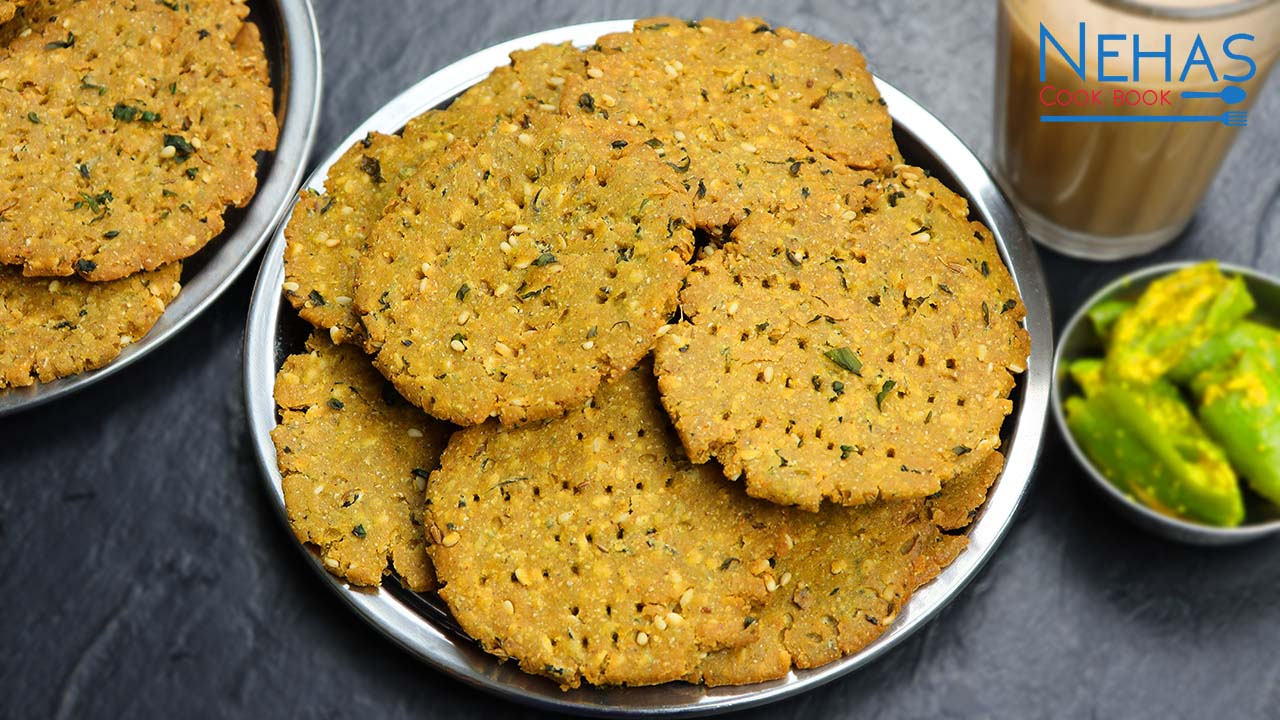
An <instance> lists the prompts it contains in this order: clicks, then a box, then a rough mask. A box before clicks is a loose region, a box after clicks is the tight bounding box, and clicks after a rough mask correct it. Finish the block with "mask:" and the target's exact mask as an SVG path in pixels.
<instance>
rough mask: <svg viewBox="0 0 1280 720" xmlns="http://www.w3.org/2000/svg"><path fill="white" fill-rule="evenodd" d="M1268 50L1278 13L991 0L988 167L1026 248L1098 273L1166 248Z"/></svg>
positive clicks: (1261, 3) (1206, 3) (1231, 7)
mask: <svg viewBox="0 0 1280 720" xmlns="http://www.w3.org/2000/svg"><path fill="white" fill-rule="evenodd" d="M1082 23H1083V30H1082V29H1081V24H1082ZM1046 33H1047V35H1048V37H1044V36H1045V34H1046ZM1244 35H1249V36H1252V38H1253V39H1252V40H1249V39H1247V38H1245V37H1242V36H1244ZM1135 37H1136V38H1137V40H1136V41H1135ZM1166 38H1167V39H1166ZM1082 40H1083V52H1082V50H1081V47H1082V46H1081V41H1082ZM1042 43H1043V44H1044V46H1045V51H1044V58H1043V65H1042V58H1041V45H1042ZM1055 43H1056V45H1055ZM1135 43H1136V44H1135ZM1278 50H1280V0H1219V1H1218V2H1214V1H1213V0H1145V1H1136V0H1000V9H999V24H998V29H997V38H996V53H997V55H996V73H997V76H996V108H995V110H996V112H995V128H996V130H995V132H996V138H995V140H996V142H995V152H996V162H997V165H998V170H999V172H998V175H999V176H1000V181H1001V183H1002V184H1003V186H1004V188H1005V191H1006V192H1007V193H1008V194H1009V196H1010V198H1011V199H1012V200H1013V202H1014V205H1015V206H1016V207H1017V208H1018V210H1019V212H1020V213H1021V214H1022V218H1023V220H1024V221H1025V223H1026V225H1027V230H1028V231H1029V232H1030V234H1031V235H1032V237H1034V238H1035V239H1037V240H1038V241H1040V242H1041V243H1043V244H1045V245H1047V246H1049V247H1052V248H1054V249H1056V250H1058V251H1060V252H1064V253H1067V254H1069V255H1075V256H1077V257H1086V258H1090V259H1095V260H1110V259H1119V258H1124V257H1131V256H1134V255H1140V254H1143V253H1147V252H1150V251H1152V250H1155V249H1156V248H1157V247H1160V246H1161V245H1163V244H1165V243H1167V242H1169V241H1170V240H1172V239H1173V238H1174V237H1175V236H1177V235H1178V233H1180V232H1181V231H1182V230H1183V228H1185V227H1186V225H1187V223H1188V222H1189V221H1190V220H1191V216H1192V215H1193V214H1194V212H1195V209H1196V207H1197V206H1198V205H1199V204H1200V200H1201V198H1203V196H1204V193H1205V191H1206V189H1207V188H1208V187H1209V184H1210V181H1211V180H1212V179H1213V176H1214V174H1215V173H1216V172H1217V170H1218V166H1219V165H1220V164H1221V163H1222V159H1223V157H1224V156H1225V155H1226V153H1227V150H1228V149H1230V147H1231V143H1232V141H1233V140H1234V139H1235V136H1236V134H1237V133H1238V132H1239V130H1240V127H1241V126H1242V125H1245V124H1247V123H1256V122H1259V121H1260V119H1259V118H1249V117H1248V112H1249V108H1250V107H1251V106H1252V104H1253V101H1254V99H1255V98H1256V95H1257V93H1258V92H1259V91H1260V90H1261V89H1262V86H1263V83H1264V80H1265V78H1266V75H1267V72H1268V71H1269V70H1270V68H1271V66H1272V64H1273V63H1274V61H1275V59H1276V55H1277V52H1278ZM1166 51H1167V55H1168V58H1169V60H1168V62H1167V64H1168V76H1167V77H1166V60H1165V57H1164V56H1165V55H1166ZM1102 53H1106V54H1105V56H1103V55H1102ZM1135 53H1137V54H1136V55H1135ZM1100 57H1102V62H1101V64H1100V63H1099V62H1098V60H1099V58H1100ZM1189 58H1190V59H1191V62H1190V64H1188V59H1189ZM1206 60H1207V62H1208V64H1206V63H1205V61H1206ZM1251 64H1252V66H1253V67H1252V72H1250V65H1251ZM1135 71H1136V77H1135ZM1081 72H1083V73H1084V75H1085V78H1084V79H1081V77H1080V73H1081ZM1246 78H1247V79H1246ZM1117 93H1119V95H1117ZM1046 117H1047V118H1048V119H1046ZM1265 121H1266V122H1273V123H1274V122H1280V118H1267V119H1265Z"/></svg>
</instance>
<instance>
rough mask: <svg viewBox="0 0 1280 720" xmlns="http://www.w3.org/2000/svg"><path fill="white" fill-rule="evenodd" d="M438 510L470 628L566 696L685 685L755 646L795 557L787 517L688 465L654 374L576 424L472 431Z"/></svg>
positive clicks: (462, 439) (604, 397)
mask: <svg viewBox="0 0 1280 720" xmlns="http://www.w3.org/2000/svg"><path fill="white" fill-rule="evenodd" d="M427 506H428V532H429V534H430V536H431V538H432V544H431V545H430V547H429V551H430V553H431V557H432V560H433V561H434V562H435V564H436V569H437V572H438V573H439V577H440V580H441V583H442V587H441V589H440V596H441V597H442V598H443V599H444V600H445V601H446V602H447V603H448V604H449V608H450V610H451V611H452V612H453V616H454V617H455V618H456V619H457V621H458V622H459V624H461V626H462V627H463V629H464V630H466V632H467V633H468V634H469V635H471V636H472V637H474V638H476V640H478V641H479V642H480V644H481V646H482V647H484V649H485V650H486V651H488V652H490V653H493V654H495V655H498V656H499V657H503V658H507V657H509V658H513V659H515V660H517V661H518V662H519V663H520V667H521V668H522V669H524V670H526V671H528V672H531V673H535V674H538V675H545V676H547V677H549V678H551V679H553V680H555V681H557V682H559V683H560V684H561V685H562V686H564V687H576V686H578V685H579V684H580V683H581V682H584V681H585V682H589V683H593V684H597V685H602V684H626V685H647V684H654V683H661V682H666V681H670V680H675V679H678V678H681V677H684V676H686V675H688V674H689V673H691V672H693V671H694V669H695V668H696V667H697V666H698V664H699V663H700V662H701V661H702V659H703V658H704V657H705V656H706V654H707V653H709V652H712V651H714V650H716V649H719V648H726V647H738V646H741V645H743V644H745V643H747V642H749V641H751V640H752V639H753V638H754V637H755V633H756V631H755V629H754V625H753V624H752V623H750V622H746V621H745V619H746V618H747V617H750V616H751V615H752V614H753V613H754V612H755V610H754V608H756V607H758V606H759V604H760V603H761V602H763V601H764V599H765V597H766V595H767V594H768V584H769V582H770V577H771V576H770V570H771V566H772V562H773V561H774V558H776V557H777V555H778V554H779V553H782V552H785V551H786V548H787V543H788V538H787V535H786V533H785V528H783V527H781V526H779V525H778V524H776V523H775V522H774V519H776V518H777V517H779V516H780V515H781V510H780V509H779V508H777V507H775V506H772V505H769V504H767V503H762V502H759V501H754V500H751V499H750V498H747V497H745V496H744V495H743V494H742V493H741V491H740V490H739V489H738V488H735V487H732V486H728V485H726V483H724V481H723V480H722V479H720V477H719V473H718V472H716V471H715V470H713V469H711V468H709V467H707V466H696V465H691V464H689V462H688V460H687V459H685V457H684V455H683V452H682V451H681V449H680V443H679V440H678V439H677V438H676V437H675V435H674V434H673V433H672V432H671V428H670V425H669V423H668V422H667V419H666V417H665V416H664V415H663V413H662V409H661V407H660V406H659V404H658V399H657V391H656V388H655V387H654V381H653V378H652V375H651V371H650V368H649V367H648V364H647V363H645V364H643V365H642V366H640V367H638V368H636V369H634V370H632V371H631V372H628V373H625V374H624V375H623V376H622V377H620V378H618V379H616V380H613V381H611V382H609V383H606V384H605V385H603V386H602V387H601V388H600V391H599V393H598V394H597V396H596V397H595V399H594V400H593V401H592V403H591V404H590V405H588V406H586V407H581V408H579V409H576V410H574V411H572V412H570V413H569V414H568V415H567V416H565V417H561V418H557V419H555V420H549V421H547V422H545V423H539V424H530V425H525V426H522V427H519V428H511V429H509V428H502V427H501V426H500V425H498V424H497V423H493V422H490V423H486V424H484V425H480V426H476V427H471V428H466V429H464V430H461V431H459V432H458V433H457V434H456V435H454V437H453V439H452V440H451V441H450V443H449V446H448V448H447V449H446V450H445V453H444V457H443V458H442V460H441V466H440V469H439V470H438V471H437V472H436V473H434V474H433V475H432V477H431V481H430V482H429V483H428V486H427Z"/></svg>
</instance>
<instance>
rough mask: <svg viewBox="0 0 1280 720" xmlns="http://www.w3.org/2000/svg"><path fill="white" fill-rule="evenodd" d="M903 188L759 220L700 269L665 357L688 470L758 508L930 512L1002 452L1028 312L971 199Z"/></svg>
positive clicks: (921, 187)
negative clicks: (894, 505)
mask: <svg viewBox="0 0 1280 720" xmlns="http://www.w3.org/2000/svg"><path fill="white" fill-rule="evenodd" d="M903 172H904V173H907V174H909V175H911V179H906V178H905V177H902V176H894V177H893V178H890V179H889V180H887V181H886V182H885V188H884V190H883V192H882V193H881V194H879V195H877V196H876V197H875V200H874V205H873V207H872V208H871V209H870V211H866V210H865V209H864V208H862V207H850V206H849V205H848V204H847V199H848V198H850V197H856V198H861V197H862V195H861V193H862V191H863V188H861V187H855V188H853V189H851V190H850V191H849V192H847V193H838V192H837V193H833V194H828V193H826V192H824V193H823V194H821V195H817V194H815V195H814V196H812V197H811V198H810V199H809V200H808V201H807V202H806V203H804V204H803V205H802V206H800V207H799V208H797V209H796V210H795V211H786V212H778V213H755V214H752V215H751V216H750V217H749V218H748V219H747V220H745V221H744V222H743V223H742V224H740V225H738V227H737V228H736V229H735V230H734V232H733V235H732V242H730V243H729V244H727V245H726V246H725V247H724V249H723V250H720V251H717V252H714V253H713V254H711V255H710V256H709V257H708V258H706V259H704V260H702V261H700V262H699V263H698V264H697V265H695V267H694V271H693V272H692V273H691V274H690V277H689V279H688V281H687V286H686V288H685V289H684V290H683V291H682V293H681V309H682V311H683V313H684V321H683V322H681V323H679V324H677V325H675V326H673V327H672V328H671V330H670V331H669V332H668V333H667V334H665V335H664V336H663V337H662V338H660V339H659V341H658V343H657V349H656V366H657V372H658V376H659V385H660V387H661V389H662V393H663V403H664V405H665V406H666V408H667V410H668V411H669V412H670V413H671V416H672V418H673V420H674V422H675V426H676V428H677V430H679V432H680V435H681V438H682V439H683V440H684V443H685V447H686V448H687V449H688V451H689V454H690V457H692V458H693V459H694V461H695V462H705V461H706V460H707V459H708V458H710V457H716V458H718V459H719V460H720V461H721V462H722V463H723V464H724V468H725V474H726V475H727V476H728V477H730V478H739V477H742V478H743V479H744V480H745V482H746V485H747V492H748V493H750V494H751V495H754V496H756V497H761V498H766V499H769V500H772V501H774V502H779V503H783V504H797V505H800V506H802V507H805V508H808V509H811V510H812V509H816V508H817V507H818V503H819V502H820V501H821V500H823V499H830V500H834V501H836V502H838V503H840V504H844V505H857V504H861V503H867V502H873V501H876V500H880V499H896V498H909V497H923V496H925V495H930V494H933V493H935V492H937V491H938V489H939V487H940V486H941V483H943V482H945V481H947V480H949V479H950V478H951V477H953V476H954V475H955V474H957V473H958V472H961V471H963V470H964V469H965V468H966V467H968V466H969V465H971V464H974V463H977V462H979V461H981V460H982V459H983V458H984V457H985V456H986V455H987V454H988V453H990V452H991V451H992V450H994V449H995V448H997V447H998V446H999V442H1000V440H999V431H1000V427H1001V424H1002V422H1003V420H1004V416H1005V415H1006V414H1008V412H1009V411H1010V409H1011V407H1012V405H1011V403H1010V402H1009V401H1008V400H1007V399H1006V397H1007V395H1008V393H1009V391H1010V390H1011V389H1012V387H1013V383H1014V380H1013V375H1012V373H1013V372H1019V371H1021V370H1022V369H1023V368H1024V367H1025V364H1026V359H1027V352H1028V336H1027V333H1026V331H1025V330H1024V329H1023V328H1022V327H1021V326H1020V325H1019V320H1020V319H1021V318H1022V315H1023V308H1022V304H1021V302H1020V300H1019V299H1018V297H1017V295H1016V291H1014V289H1013V288H1012V287H1011V285H1006V284H1004V283H1002V282H1000V281H999V278H1000V277H1007V274H1006V271H1005V270H1004V268H1003V265H1000V264H999V256H998V255H996V254H991V249H992V248H993V246H994V243H993V242H992V241H991V240H990V239H989V237H986V236H984V235H982V234H980V233H975V232H974V231H973V228H972V226H971V224H970V221H969V220H968V218H967V215H966V214H964V213H963V212H962V211H963V210H965V207H964V203H963V200H959V203H958V204H957V203H956V200H957V199H958V198H957V196H955V195H954V194H953V193H950V191H948V190H946V189H945V188H944V187H942V186H941V184H940V183H937V182H936V181H935V180H933V179H931V178H925V177H924V176H923V174H916V172H915V171H912V170H903ZM857 202H859V203H861V202H862V200H861V199H859V200H858V201H857Z"/></svg>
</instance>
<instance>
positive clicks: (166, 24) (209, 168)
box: [0, 0, 276, 281]
mask: <svg viewBox="0 0 1280 720" xmlns="http://www.w3.org/2000/svg"><path fill="white" fill-rule="evenodd" d="M49 8H56V15H51V16H50V19H51V20H52V21H44V22H37V23H36V24H35V25H33V26H32V27H31V28H29V29H30V30H31V32H23V33H20V34H19V36H18V37H16V38H15V39H13V40H12V41H11V42H10V44H9V46H8V47H7V49H6V51H5V52H4V54H3V55H0V88H2V89H3V90H4V91H3V92H0V145H2V146H3V147H4V149H5V152H6V153H7V156H6V161H5V162H4V163H0V190H2V192H0V195H2V196H3V197H2V199H0V218H2V219H3V220H4V222H0V262H5V263H10V264H21V265H22V266H23V270H24V273H25V274H27V275H33V276H47V275H51V276H57V275H70V274H72V273H77V274H79V275H81V276H82V277H85V278H86V279H89V280H95V281H102V280H111V279H115V278H119V277H123V276H125V275H128V274H131V273H133V272H137V271H139V270H150V269H154V268H157V267H159V266H161V265H163V264H165V263H168V262H171V261H173V260H176V259H181V258H184V257H187V256H189V255H191V254H192V253H194V252H196V251H197V250H199V249H200V247H202V246H203V245H204V244H205V243H206V242H207V241H208V240H209V239H210V238H211V237H213V236H214V235H216V234H217V233H219V232H220V231H221V230H222V227H223V219H222V212H223V210H224V208H225V207H226V206H227V205H238V206H240V205H244V204H245V203H247V202H248V201H249V198H250V197H252V195H253V192H254V190H255V188H256V184H257V179H256V172H257V160H256V154H257V153H258V151H260V150H265V149H270V148H273V147H274V146H275V139H276V121H275V117H274V115H273V113H272V103H273V99H272V93H271V88H270V87H269V86H268V85H267V83H266V60H265V56H264V54H263V48H262V42H261V39H260V38H259V37H258V33H257V29H256V28H255V27H254V26H252V25H247V24H244V23H243V22H241V21H240V18H242V17H243V15H244V14H245V13H247V8H246V7H245V6H244V4H243V2H230V1H228V2H222V3H209V4H206V5H199V6H195V9H191V6H185V5H184V6H175V7H173V8H171V7H169V6H167V5H165V4H162V3H155V2H144V1H142V0H135V1H132V2H130V1H124V2H121V1H119V0H85V1H84V2H79V3H67V4H65V5H61V6H56V5H50V6H49ZM28 10H31V11H34V12H31V13H28V14H30V15H33V18H30V19H33V20H34V19H38V18H35V17H34V16H38V15H40V13H41V12H42V11H44V10H45V8H44V7H43V6H33V7H32V8H29V9H28Z"/></svg>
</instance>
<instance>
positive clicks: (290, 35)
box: [0, 0, 321, 416]
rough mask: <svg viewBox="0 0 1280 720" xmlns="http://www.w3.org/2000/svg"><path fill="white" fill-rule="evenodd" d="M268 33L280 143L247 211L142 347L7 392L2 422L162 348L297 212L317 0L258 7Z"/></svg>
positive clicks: (211, 247)
mask: <svg viewBox="0 0 1280 720" xmlns="http://www.w3.org/2000/svg"><path fill="white" fill-rule="evenodd" d="M249 19H250V20H252V21H254V22H256V23H257V24H258V28H259V29H260V30H261V31H262V42H263V44H264V45H265V47H266V54H267V62H268V65H269V67H270V72H271V87H272V88H273V89H274V91H275V107H276V117H277V120H278V121H279V124H280V130H279V140H278V142H277V144H276V149H275V150H274V151H273V152H268V153H260V154H259V157H258V190H257V192H256V193H255V194H254V196H253V200H252V201H251V202H250V203H249V204H248V205H247V206H245V207H243V208H230V209H228V210H227V213H226V215H225V218H226V229H225V230H223V232H222V234H221V235H219V236H218V237H216V238H214V239H213V240H212V241H211V242H210V243H209V244H208V245H207V246H205V247H204V248H202V249H201V250H200V251H199V252H197V253H196V254H195V255H193V256H191V257H190V258H187V259H186V260H185V261H184V262H183V267H182V292H180V293H179V294H178V297H177V299H175V300H174V301H173V302H172V303H170V304H169V307H168V308H166V309H165V311H164V314H163V315H161V316H160V320H159V321H158V322H157V323H156V324H155V327H153V328H151V331H150V332H148V333H147V334H146V335H144V336H143V337H142V338H141V339H139V340H138V341H137V342H135V343H133V344H131V345H129V346H128V347H126V348H125V349H124V351H123V352H121V353H120V355H119V356H118V357H116V358H115V359H114V360H112V361H111V362H109V363H107V364H106V365H104V366H102V367H101V368H98V369H97V370H89V371H87V372H82V373H79V374H77V375H72V376H70V377H65V378H61V379H59V380H54V381H52V382H47V383H36V384H35V385H32V386H30V387H25V388H12V389H9V390H7V391H5V390H0V416H4V415H7V414H9V413H15V412H18V411H20V410H25V409H27V408H33V407H36V406H37V405H42V404H44V403H46V402H49V401H51V400H54V399H55V398H60V397H63V396H66V395H70V394H71V393H73V392H75V391H77V390H81V389H84V388H86V387H88V386H90V385H92V384H93V383H95V382H98V381H99V380H104V379H106V378H107V377H110V376H111V375H113V374H115V373H116V372H119V371H120V370H122V369H124V368H125V367H127V366H129V365H130V364H131V363H133V362H135V361H137V360H138V359H139V358H141V357H143V356H144V355H146V354H147V353H149V352H151V351H152V350H155V349H156V348H158V347H160V346H161V345H162V344H164V343H165V342H166V341H168V340H169V339H170V338H172V337H173V336H174V335H176V334H177V333H178V331H179V330H181V329H182V328H184V327H186V325H187V324H188V323H190V322H191V321H192V320H194V319H195V318H196V316H198V315H199V314H200V313H201V312H203V311H204V310H205V308H207V307H209V305H210V304H212V303H213V301H214V300H216V299H217V298H218V296H219V295H221V294H222V293H223V292H224V291H226V289H227V288H228V287H230V286H231V283H232V282H234V281H235V279H236V278H237V277H239V275H240V273H242V272H244V270H245V268H247V267H249V265H250V263H251V261H253V259H254V258H255V257H256V256H257V254H258V251H259V250H261V249H262V246H263V245H265V244H266V242H267V240H268V239H269V238H270V237H271V231H272V230H274V229H275V228H276V225H278V224H279V223H280V219H281V218H283V217H284V214H285V212H287V211H288V210H289V208H290V207H291V203H292V201H293V199H294V196H295V194H296V193H297V192H298V186H299V185H300V184H301V182H302V176H303V172H304V171H305V170H306V167H307V161H308V159H309V158H310V156H311V148H312V145H314V143H315V135H316V127H317V125H318V123H319V118H320V85H321V81H320V35H319V31H318V30H317V27H316V19H315V13H314V12H313V11H312V8H311V2H310V0H273V1H266V0H262V1H260V2H251V3H250V13H249Z"/></svg>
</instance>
